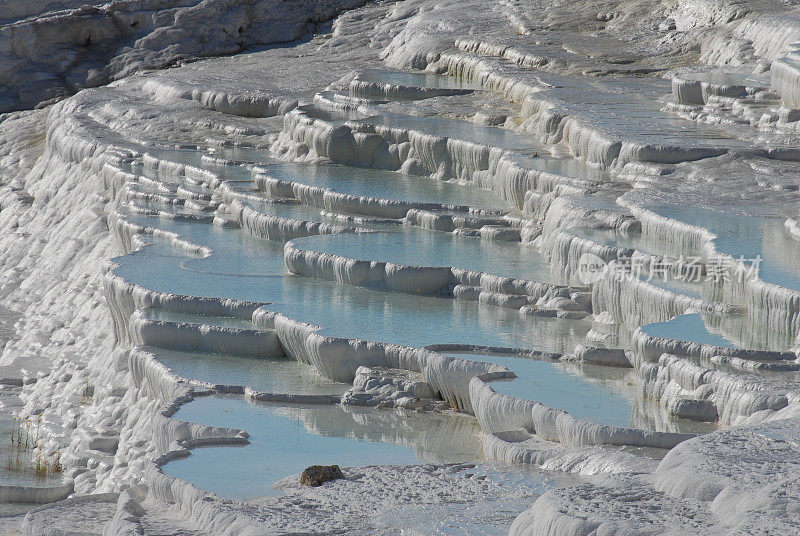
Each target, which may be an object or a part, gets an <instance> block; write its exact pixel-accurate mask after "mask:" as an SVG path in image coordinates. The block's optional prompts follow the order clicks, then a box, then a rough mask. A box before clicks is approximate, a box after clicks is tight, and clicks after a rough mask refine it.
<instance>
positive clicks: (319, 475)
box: [300, 465, 344, 486]
mask: <svg viewBox="0 0 800 536" xmlns="http://www.w3.org/2000/svg"><path fill="white" fill-rule="evenodd" d="M337 478H344V474H343V473H342V470H341V469H340V468H339V466H338V465H312V466H310V467H306V470H305V471H303V474H301V475H300V483H301V484H303V485H305V486H321V485H322V484H323V482H327V481H328V480H336V479H337Z"/></svg>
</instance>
